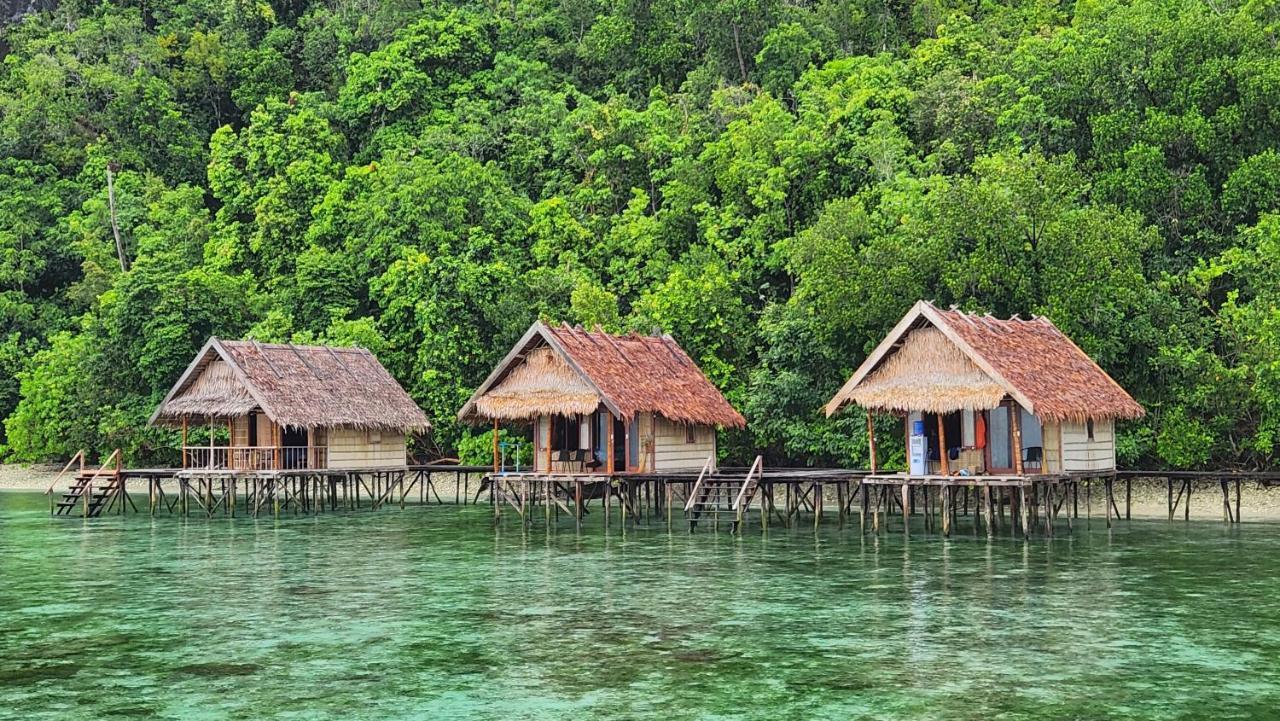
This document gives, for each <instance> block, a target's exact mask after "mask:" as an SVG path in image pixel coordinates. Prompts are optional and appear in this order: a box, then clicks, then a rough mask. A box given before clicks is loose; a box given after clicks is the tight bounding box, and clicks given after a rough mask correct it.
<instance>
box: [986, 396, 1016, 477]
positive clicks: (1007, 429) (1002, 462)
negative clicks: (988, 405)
mask: <svg viewBox="0 0 1280 721" xmlns="http://www.w3.org/2000/svg"><path fill="white" fill-rule="evenodd" d="M1013 408H1014V406H1013V403H1012V402H1011V401H1005V402H1004V403H1001V404H1000V405H999V406H998V407H996V408H992V409H991V410H989V411H986V414H987V473H990V474H992V475H997V476H1008V475H1012V474H1013V471H1014V468H1013V425H1012V418H1013Z"/></svg>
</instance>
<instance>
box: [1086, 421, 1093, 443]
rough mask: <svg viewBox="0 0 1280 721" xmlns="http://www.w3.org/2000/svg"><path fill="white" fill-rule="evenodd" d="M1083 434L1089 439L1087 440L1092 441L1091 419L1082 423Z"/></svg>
mask: <svg viewBox="0 0 1280 721" xmlns="http://www.w3.org/2000/svg"><path fill="white" fill-rule="evenodd" d="M1084 433H1085V435H1086V436H1088V437H1089V440H1093V419H1092V418H1090V419H1088V420H1086V421H1085V422H1084Z"/></svg>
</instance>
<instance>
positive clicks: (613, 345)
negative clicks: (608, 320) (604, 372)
mask: <svg viewBox="0 0 1280 721" xmlns="http://www.w3.org/2000/svg"><path fill="white" fill-rule="evenodd" d="M595 332H596V333H599V334H600V335H602V336H604V339H605V340H606V341H607V342H608V343H609V347H610V348H613V352H614V353H617V354H618V357H619V358H621V359H622V362H623V363H626V364H627V365H629V366H631V367H632V368H634V367H635V366H636V364H635V363H632V362H631V359H630V358H628V357H627V354H626V353H623V352H622V348H621V346H619V345H618V341H617V339H615V338H614V337H613V336H612V335H610V334H608V333H606V332H604V328H602V327H601V326H600V324H599V323H596V330H595Z"/></svg>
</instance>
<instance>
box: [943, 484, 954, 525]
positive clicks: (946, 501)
mask: <svg viewBox="0 0 1280 721" xmlns="http://www.w3.org/2000/svg"><path fill="white" fill-rule="evenodd" d="M951 501H952V499H951V486H943V487H942V535H943V536H950V535H951Z"/></svg>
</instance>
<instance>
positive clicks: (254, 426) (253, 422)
mask: <svg viewBox="0 0 1280 721" xmlns="http://www.w3.org/2000/svg"><path fill="white" fill-rule="evenodd" d="M248 445H249V447H250V448H256V447H257V445H258V412H257V411H249V443H248Z"/></svg>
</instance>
